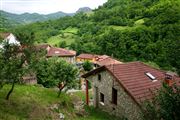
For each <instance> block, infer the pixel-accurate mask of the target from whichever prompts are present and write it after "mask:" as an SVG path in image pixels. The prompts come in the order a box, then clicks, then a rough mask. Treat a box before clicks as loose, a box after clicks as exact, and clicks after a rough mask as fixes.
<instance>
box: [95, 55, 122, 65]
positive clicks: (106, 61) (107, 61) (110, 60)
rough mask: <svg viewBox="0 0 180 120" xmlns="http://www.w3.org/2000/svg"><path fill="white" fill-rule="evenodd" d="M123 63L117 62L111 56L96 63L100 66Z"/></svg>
mask: <svg viewBox="0 0 180 120" xmlns="http://www.w3.org/2000/svg"><path fill="white" fill-rule="evenodd" d="M121 63H122V62H120V61H117V60H115V59H113V58H111V57H109V56H107V57H106V58H103V59H100V60H98V61H97V62H96V64H98V65H99V66H103V65H111V64H121Z"/></svg>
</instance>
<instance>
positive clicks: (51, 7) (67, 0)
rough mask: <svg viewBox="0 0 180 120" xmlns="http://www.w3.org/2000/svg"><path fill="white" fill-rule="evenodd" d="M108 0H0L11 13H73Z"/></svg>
mask: <svg viewBox="0 0 180 120" xmlns="http://www.w3.org/2000/svg"><path fill="white" fill-rule="evenodd" d="M105 2H107V0H0V9H1V10H5V11H7V12H11V13H24V12H29V13H34V12H36V13H41V14H48V13H53V12H57V11H63V12H66V13H73V12H75V11H77V10H78V8H80V7H90V8H92V9H94V8H97V7H98V6H99V5H102V4H103V3H105Z"/></svg>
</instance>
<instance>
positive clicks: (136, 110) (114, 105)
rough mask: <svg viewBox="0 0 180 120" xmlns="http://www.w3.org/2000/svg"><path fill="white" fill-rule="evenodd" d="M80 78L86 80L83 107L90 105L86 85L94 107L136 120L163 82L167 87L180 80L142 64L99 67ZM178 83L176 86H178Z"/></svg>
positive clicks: (132, 63) (131, 63)
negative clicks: (90, 88) (90, 89)
mask: <svg viewBox="0 0 180 120" xmlns="http://www.w3.org/2000/svg"><path fill="white" fill-rule="evenodd" d="M82 77H84V78H85V79H86V103H87V105H88V104H89V95H88V87H87V86H88V83H89V82H91V85H92V88H93V105H94V106H95V107H98V108H101V109H102V110H104V111H107V112H109V113H110V114H113V115H116V116H121V117H122V116H125V117H127V118H128V119H129V120H139V119H140V113H141V107H140V106H141V104H142V103H143V102H144V100H148V99H151V98H152V97H153V94H152V92H155V91H157V89H159V88H160V87H161V85H162V82H163V81H166V83H168V84H169V85H171V84H172V83H173V82H175V81H176V83H178V84H179V81H180V78H179V77H178V76H176V75H171V74H167V73H166V72H164V71H161V70H158V69H155V68H153V67H150V66H148V65H146V64H144V63H142V62H130V63H123V64H113V65H107V66H101V67H99V68H97V69H95V70H92V71H90V72H88V73H86V74H84V75H83V76H82ZM177 81H178V82H177Z"/></svg>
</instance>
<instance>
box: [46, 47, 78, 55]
mask: <svg viewBox="0 0 180 120" xmlns="http://www.w3.org/2000/svg"><path fill="white" fill-rule="evenodd" d="M75 55H76V51H73V50H67V49H63V48H55V47H51V48H50V50H49V51H48V53H47V57H52V56H58V57H67V56H75Z"/></svg>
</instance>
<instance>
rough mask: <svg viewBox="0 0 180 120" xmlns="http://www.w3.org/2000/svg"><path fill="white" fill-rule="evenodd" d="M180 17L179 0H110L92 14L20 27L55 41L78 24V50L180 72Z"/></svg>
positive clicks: (76, 42) (76, 46) (42, 37)
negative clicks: (151, 64) (150, 63)
mask: <svg viewBox="0 0 180 120" xmlns="http://www.w3.org/2000/svg"><path fill="white" fill-rule="evenodd" d="M179 18H180V2H179V1H178V0H155V1H154V0H153V1H149V0H140V1H135V0H108V2H107V3H105V4H104V5H103V6H100V7H99V8H98V9H96V10H93V13H92V14H90V15H87V14H83V13H78V14H76V15H75V16H73V17H64V18H60V19H58V20H53V21H49V22H42V23H35V24H31V25H29V26H28V25H27V26H24V28H20V29H23V30H24V29H27V28H28V29H30V30H31V31H33V32H34V34H35V41H36V42H37V41H41V42H42V41H44V42H47V41H48V43H51V41H52V42H53V40H52V39H50V38H51V37H54V36H58V35H59V34H61V31H62V30H65V29H67V28H69V27H71V28H76V29H78V31H77V34H76V36H77V37H76V39H75V42H74V43H72V44H71V45H70V48H71V49H74V50H76V51H77V52H78V53H82V52H88V53H96V54H107V55H110V56H111V55H113V56H114V57H115V58H117V59H120V60H121V61H143V62H154V63H156V64H157V65H159V66H160V68H162V69H165V70H172V71H174V72H178V73H180V61H179V60H180V49H179V48H180V44H179V39H180V37H179V36H180V32H179V31H180V21H179ZM44 28H46V29H44ZM49 39H50V40H49ZM60 39H62V38H60Z"/></svg>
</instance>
